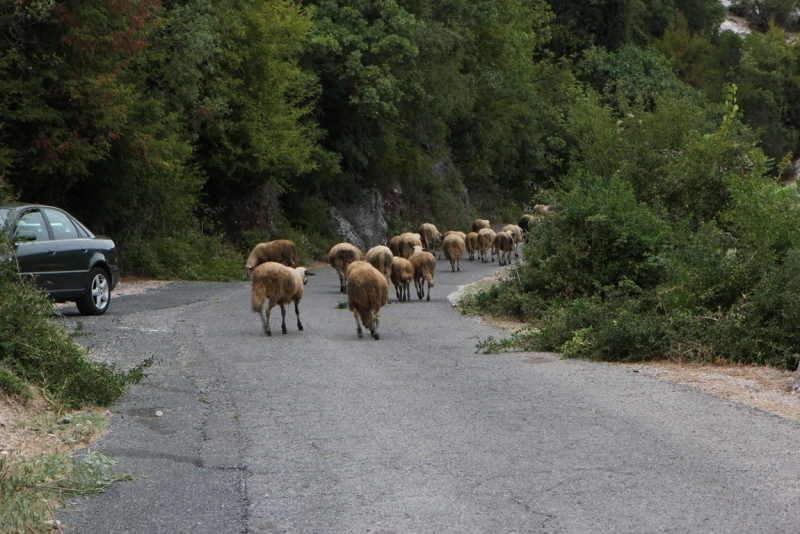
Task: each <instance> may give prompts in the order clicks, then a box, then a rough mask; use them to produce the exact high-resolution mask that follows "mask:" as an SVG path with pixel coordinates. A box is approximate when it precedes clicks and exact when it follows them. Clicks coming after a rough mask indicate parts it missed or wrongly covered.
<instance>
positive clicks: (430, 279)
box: [424, 271, 433, 287]
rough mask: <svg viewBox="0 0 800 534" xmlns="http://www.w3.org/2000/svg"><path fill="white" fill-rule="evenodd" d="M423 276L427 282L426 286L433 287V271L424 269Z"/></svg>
mask: <svg viewBox="0 0 800 534" xmlns="http://www.w3.org/2000/svg"><path fill="white" fill-rule="evenodd" d="M424 276H425V280H426V281H427V282H428V287H433V273H432V272H430V271H425V273H424Z"/></svg>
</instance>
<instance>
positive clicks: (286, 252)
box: [245, 239, 297, 278]
mask: <svg viewBox="0 0 800 534" xmlns="http://www.w3.org/2000/svg"><path fill="white" fill-rule="evenodd" d="M268 261H274V262H278V263H282V264H284V265H286V266H287V267H297V247H296V246H294V243H292V242H291V241H289V240H288V239H276V240H275V241H269V242H268V243H259V244H258V245H256V246H255V248H254V249H253V251H252V252H251V253H250V256H249V257H248V258H247V263H246V264H245V269H246V270H247V278H251V277H252V274H253V269H255V268H256V267H258V266H259V265H261V264H262V263H265V262H268Z"/></svg>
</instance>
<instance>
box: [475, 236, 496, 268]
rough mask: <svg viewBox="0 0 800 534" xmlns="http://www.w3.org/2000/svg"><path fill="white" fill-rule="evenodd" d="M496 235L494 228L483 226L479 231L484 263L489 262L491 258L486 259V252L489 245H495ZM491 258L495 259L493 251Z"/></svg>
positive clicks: (479, 243) (479, 244) (479, 242)
mask: <svg viewBox="0 0 800 534" xmlns="http://www.w3.org/2000/svg"><path fill="white" fill-rule="evenodd" d="M494 236H495V233H494V230H492V229H491V228H481V230H480V232H478V246H479V247H480V253H481V261H482V262H483V263H489V260H487V259H486V252H487V251H488V250H489V247H491V246H492V245H494ZM491 258H492V261H494V253H492V255H491Z"/></svg>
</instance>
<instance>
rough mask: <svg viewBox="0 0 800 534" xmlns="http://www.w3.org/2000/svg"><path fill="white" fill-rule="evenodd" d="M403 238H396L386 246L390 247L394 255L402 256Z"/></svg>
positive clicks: (397, 236)
mask: <svg viewBox="0 0 800 534" xmlns="http://www.w3.org/2000/svg"><path fill="white" fill-rule="evenodd" d="M402 240H403V238H402V237H401V236H399V235H396V236H394V237H393V238H391V239H390V240H389V243H388V244H387V245H386V246H387V247H389V250H391V251H392V255H394V256H399V255H400V242H401V241H402Z"/></svg>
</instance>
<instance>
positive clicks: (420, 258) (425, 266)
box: [408, 247, 436, 302]
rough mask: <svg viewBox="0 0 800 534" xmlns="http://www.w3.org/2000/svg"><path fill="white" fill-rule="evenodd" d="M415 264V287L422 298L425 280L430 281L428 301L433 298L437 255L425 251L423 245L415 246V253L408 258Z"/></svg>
mask: <svg viewBox="0 0 800 534" xmlns="http://www.w3.org/2000/svg"><path fill="white" fill-rule="evenodd" d="M408 261H410V262H411V265H413V266H414V288H415V289H416V290H417V296H418V297H419V299H420V300H422V297H423V296H424V295H425V282H428V299H427V300H428V302H430V300H431V288H432V287H433V272H434V271H435V270H436V256H434V255H433V254H431V253H430V252H425V251H424V250H422V247H414V254H412V255H411V257H410V258H409V259H408Z"/></svg>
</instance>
